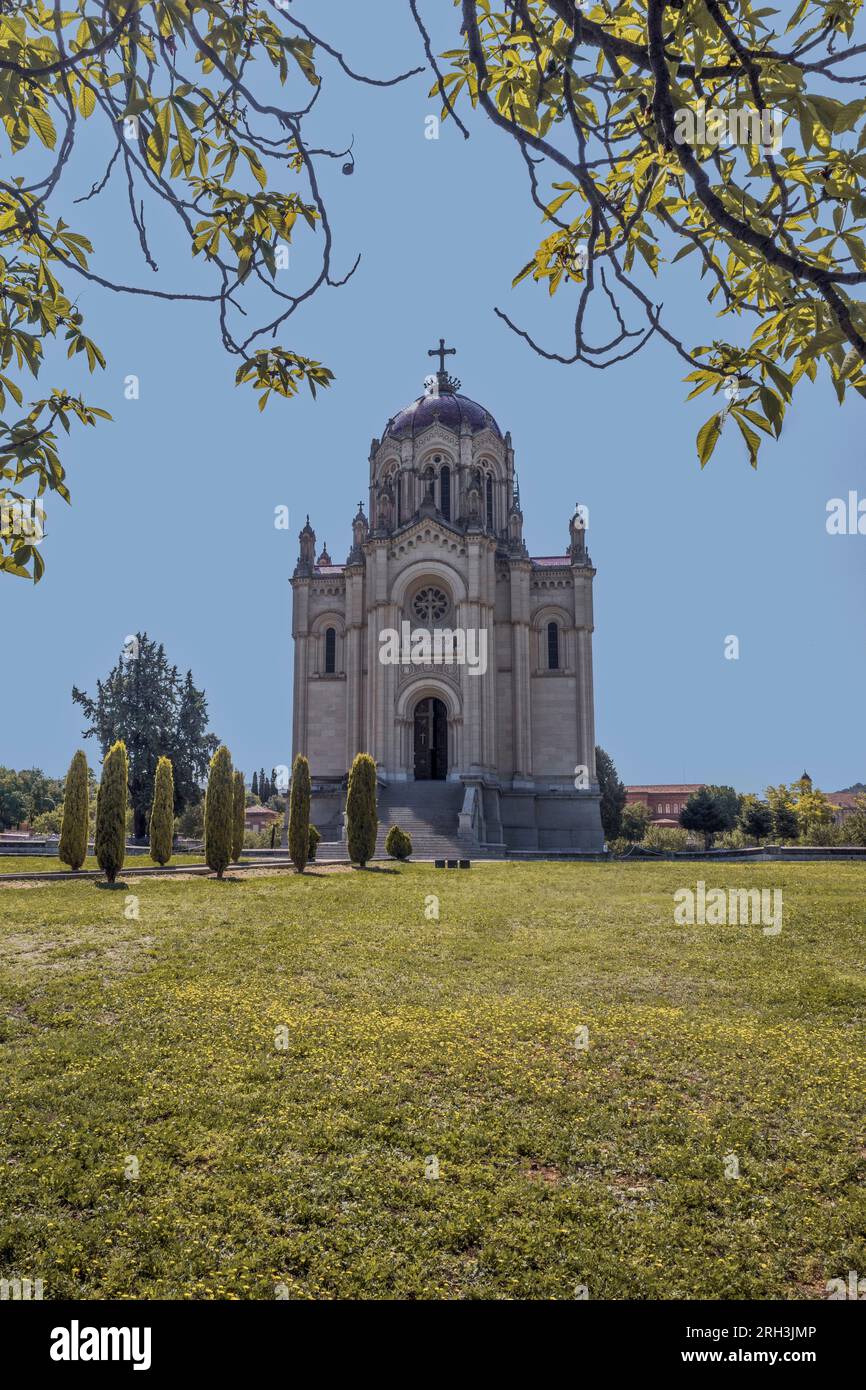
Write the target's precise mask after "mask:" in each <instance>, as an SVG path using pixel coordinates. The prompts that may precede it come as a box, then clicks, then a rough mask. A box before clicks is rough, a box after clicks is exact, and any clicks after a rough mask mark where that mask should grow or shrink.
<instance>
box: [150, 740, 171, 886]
mask: <svg viewBox="0 0 866 1390" xmlns="http://www.w3.org/2000/svg"><path fill="white" fill-rule="evenodd" d="M173 837H174V771H173V769H172V766H171V758H160V760H159V762H158V763H157V765H156V778H155V779H154V784H153V805H152V806H151V808H150V857H151V859H152V860H153V861H154V863H155V864H167V863H168V861H169V859H170V858H171V847H172V839H173Z"/></svg>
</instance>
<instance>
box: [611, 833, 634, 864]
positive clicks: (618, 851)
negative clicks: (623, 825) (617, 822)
mask: <svg viewBox="0 0 866 1390" xmlns="http://www.w3.org/2000/svg"><path fill="white" fill-rule="evenodd" d="M608 849H609V850H610V853H611V854H612V855H613V857H614V859H621V858H622V856H623V855H624V854H629V853H630V852H631V851H632V850H633V849H634V842H633V841H632V840H627V839H626V838H625V837H624V836H623V835H618V836H617V837H616V839H614V840H611V841H610V843H609V844H608Z"/></svg>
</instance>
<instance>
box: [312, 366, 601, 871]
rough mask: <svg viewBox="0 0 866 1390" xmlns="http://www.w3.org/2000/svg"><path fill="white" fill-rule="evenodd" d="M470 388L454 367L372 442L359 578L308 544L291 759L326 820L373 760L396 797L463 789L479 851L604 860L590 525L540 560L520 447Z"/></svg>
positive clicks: (578, 527)
mask: <svg viewBox="0 0 866 1390" xmlns="http://www.w3.org/2000/svg"><path fill="white" fill-rule="evenodd" d="M459 386H460V383H459V382H456V381H454V380H453V379H452V378H451V377H449V376H448V375H447V374H446V373H445V372H444V371H442V370H440V371H439V372H438V373H437V374H436V375H435V376H432V377H429V378H428V379H427V381H426V382H425V394H424V395H422V396H420V397H419V398H418V399H417V400H416V401H414V402H412V404H411V405H409V406H408V407H406V409H404V410H402V411H400V412H399V414H397V415H396V416H393V417H392V418H391V419H390V420H389V421H388V423H387V425H386V427H385V430H384V433H383V435H382V437H381V439H374V440H373V442H372V446H371V449H370V459H369V494H368V502H367V509H366V511H365V508H364V504H363V502H362V503H359V506H358V511H357V514H356V516H355V518H354V521H353V522H352V546H351V549H350V551H349V554H348V557H347V559H346V563H345V564H343V565H335V564H333V563H332V561H331V557H330V556H329V554H328V552H327V548H325V549H323V550H322V551H321V553H320V554H319V555H318V557H317V556H316V537H315V534H314V532H313V529H312V527H311V526H310V524H309V518H307V524H306V525H305V526H304V528H303V530H302V531H301V533H300V556H299V559H298V563H297V565H296V567H295V572H294V575H293V578H292V589H293V600H294V601H293V625H292V636H293V639H294V648H295V663H294V720H293V747H294V753H305V754H306V755H307V757H308V758H309V760H310V765H311V769H312V774H313V778H314V783H315V786H316V794H317V798H318V804H317V805H316V806H315V807H314V816H315V815H318V816H319V819H320V821H322V820H325V821H327V820H328V818H329V816H330V814H331V809H332V810H333V815H334V817H335V818H337V817H338V810H337V807H338V801H339V789H340V788H341V786H342V785H343V784H344V781H345V777H346V774H347V770H348V768H349V767H350V765H351V762H352V759H353V758H354V756H355V754H356V753H358V752H361V751H365V752H369V753H371V754H372V755H373V757H374V758H375V759H376V763H377V766H378V770H379V777H380V779H381V781H382V782H383V783H384V784H386V785H387V784H389V783H400V782H406V781H424V780H427V779H434V780H440V779H445V780H448V781H451V782H458V783H461V784H462V785H463V787H464V788H465V796H464V798H463V809H462V811H461V813H460V817H459V822H460V825H459V829H460V837H461V839H462V840H464V841H465V842H466V843H467V844H470V845H471V844H473V843H474V844H488V845H499V846H503V845H504V846H506V847H509V848H512V849H562V850H568V849H585V850H598V849H601V847H602V844H603V839H602V832H601V822H600V816H599V796H598V786H597V781H596V773H595V733H594V715H593V680H592V632H593V612H592V584H593V578H594V576H595V570H594V568H593V566H592V562H591V560H590V556H589V554H588V552H587V549H586V543H585V532H584V528H583V525H582V520H581V515H580V513H579V512H578V514H576V515H575V516H574V517H573V518H572V520H571V523H570V528H569V548H568V551H567V553H565V554H563V555H556V556H544V557H540V558H536V559H533V558H532V557H530V555H529V554H528V552H527V549H526V546H525V544H524V541H523V514H522V511H521V506H520V495H519V490H518V485H517V479H516V475H515V470H514V451H513V449H512V445H511V438H510V435H509V434H507V433H506V434H504V435H503V434H502V433H501V431H500V429H499V426H498V425H497V423H496V421H495V420H494V418H493V417H492V415H490V413H489V412H488V411H487V410H485V409H484V408H483V407H482V406H479V405H478V404H476V403H475V402H474V401H471V400H470V399H469V398H468V397H466V396H463V395H461V394H460V392H459ZM368 517H369V520H368ZM425 634H427V639H426V640H428V641H430V643H431V649H430V650H426V649H425V647H424V642H425ZM437 634H438V635H439V639H440V640H441V644H442V645H441V647H440V648H438V649H437V647H436V646H435V645H433V643H434V639H436V638H437ZM329 788H330V789H332V793H333V805H332V806H331V798H330V797H329V795H328V792H329Z"/></svg>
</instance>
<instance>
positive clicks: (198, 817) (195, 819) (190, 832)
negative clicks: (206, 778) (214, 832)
mask: <svg viewBox="0 0 866 1390" xmlns="http://www.w3.org/2000/svg"><path fill="white" fill-rule="evenodd" d="M175 829H176V831H177V833H178V835H183V836H184V838H185V839H187V840H203V839H204V797H201V798H200V799H199V800H198V801H195V802H193V803H192V804H191V805H189V806H185V807H184V808H183V810H182V811H181V813H180V815H179V816H178V817H177V819H176V821H175Z"/></svg>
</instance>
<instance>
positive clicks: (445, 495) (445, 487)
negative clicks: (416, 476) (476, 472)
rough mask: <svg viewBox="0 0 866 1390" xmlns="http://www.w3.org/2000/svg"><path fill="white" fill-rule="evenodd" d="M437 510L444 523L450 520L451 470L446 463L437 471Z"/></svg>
mask: <svg viewBox="0 0 866 1390" xmlns="http://www.w3.org/2000/svg"><path fill="white" fill-rule="evenodd" d="M439 510H440V512H441V513H442V515H443V516H444V518H445V520H446V521H450V520H451V469H450V468H449V467H448V464H447V463H443V465H442V467H441V468H440V470H439Z"/></svg>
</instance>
